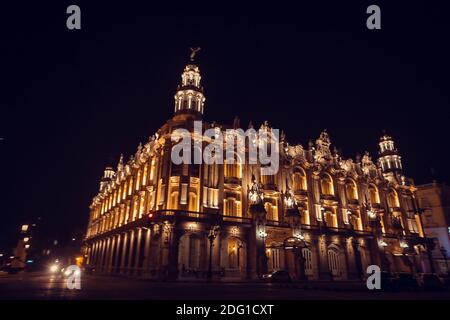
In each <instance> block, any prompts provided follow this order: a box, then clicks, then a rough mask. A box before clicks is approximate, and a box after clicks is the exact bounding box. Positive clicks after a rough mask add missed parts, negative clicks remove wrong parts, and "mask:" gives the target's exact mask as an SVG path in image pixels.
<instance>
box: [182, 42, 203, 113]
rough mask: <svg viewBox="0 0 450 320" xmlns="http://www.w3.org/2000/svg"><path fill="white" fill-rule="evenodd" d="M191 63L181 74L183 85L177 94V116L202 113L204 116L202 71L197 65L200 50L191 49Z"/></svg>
mask: <svg viewBox="0 0 450 320" xmlns="http://www.w3.org/2000/svg"><path fill="white" fill-rule="evenodd" d="M191 50H192V54H191V61H190V63H189V64H187V65H186V67H185V68H184V70H183V73H182V74H181V84H180V85H178V87H177V92H176V93H175V96H174V98H175V114H180V113H200V114H203V111H204V104H205V100H206V99H205V96H204V94H203V87H202V86H201V84H200V81H201V78H202V77H201V75H200V69H199V68H198V66H197V65H195V64H194V63H193V62H194V57H195V53H196V52H197V51H199V50H200V48H196V49H191Z"/></svg>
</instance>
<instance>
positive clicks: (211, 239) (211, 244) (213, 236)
mask: <svg viewBox="0 0 450 320" xmlns="http://www.w3.org/2000/svg"><path fill="white" fill-rule="evenodd" d="M218 232H219V226H212V227H211V229H210V230H209V234H208V240H209V265H208V275H207V278H208V280H211V279H212V255H213V247H214V240H215V239H216V238H217V234H218Z"/></svg>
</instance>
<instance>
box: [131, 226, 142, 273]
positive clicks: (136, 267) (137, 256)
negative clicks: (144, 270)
mask: <svg viewBox="0 0 450 320" xmlns="http://www.w3.org/2000/svg"><path fill="white" fill-rule="evenodd" d="M135 232H136V231H135ZM141 237H142V228H139V229H138V230H137V236H136V250H135V259H134V272H133V274H135V275H137V274H139V260H140V258H141Z"/></svg>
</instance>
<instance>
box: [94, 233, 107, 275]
mask: <svg viewBox="0 0 450 320" xmlns="http://www.w3.org/2000/svg"><path fill="white" fill-rule="evenodd" d="M104 243H105V240H103V239H102V240H100V242H99V248H98V258H97V262H96V267H95V268H96V269H97V271H98V272H102V260H103V249H104V247H105V245H104Z"/></svg>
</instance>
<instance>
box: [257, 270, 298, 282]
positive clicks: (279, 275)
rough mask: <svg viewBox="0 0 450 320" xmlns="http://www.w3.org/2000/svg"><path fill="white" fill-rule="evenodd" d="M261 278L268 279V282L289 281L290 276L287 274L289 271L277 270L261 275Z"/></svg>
mask: <svg viewBox="0 0 450 320" xmlns="http://www.w3.org/2000/svg"><path fill="white" fill-rule="evenodd" d="M263 280H266V281H269V282H291V281H292V279H291V276H290V275H289V272H287V271H285V270H277V271H273V272H272V273H269V274H265V275H263Z"/></svg>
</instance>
